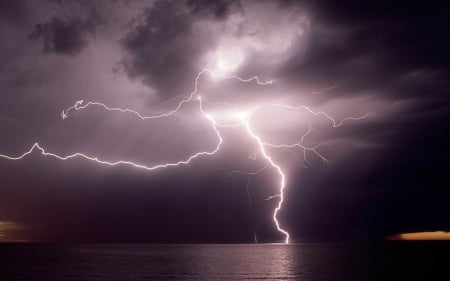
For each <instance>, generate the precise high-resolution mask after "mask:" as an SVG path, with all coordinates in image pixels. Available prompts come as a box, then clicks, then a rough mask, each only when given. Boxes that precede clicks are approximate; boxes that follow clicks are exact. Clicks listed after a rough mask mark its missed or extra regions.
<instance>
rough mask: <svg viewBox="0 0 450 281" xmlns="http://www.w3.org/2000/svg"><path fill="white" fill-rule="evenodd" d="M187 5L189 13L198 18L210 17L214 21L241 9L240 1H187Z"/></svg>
mask: <svg viewBox="0 0 450 281" xmlns="http://www.w3.org/2000/svg"><path fill="white" fill-rule="evenodd" d="M187 5H188V7H189V9H190V10H191V12H193V13H195V14H198V15H200V16H210V15H212V16H213V17H214V18H216V19H224V18H226V17H227V16H228V15H229V14H231V13H234V12H236V11H237V10H239V9H240V8H241V1H240V0H220V1H208V0H188V1H187Z"/></svg>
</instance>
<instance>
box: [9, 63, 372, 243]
mask: <svg viewBox="0 0 450 281" xmlns="http://www.w3.org/2000/svg"><path fill="white" fill-rule="evenodd" d="M223 67H225V66H223ZM225 68H226V67H225ZM229 70H232V68H230V69H229ZM222 73H223V71H219V73H217V72H214V71H212V70H209V69H203V70H202V71H200V72H199V73H198V74H197V76H196V77H195V83H194V90H193V91H192V92H191V93H190V94H189V95H186V96H178V97H176V98H181V101H180V102H178V104H177V105H176V106H175V108H174V109H173V110H170V111H168V112H165V113H162V114H158V115H149V116H145V115H143V114H141V113H139V112H137V111H135V110H133V109H130V108H118V107H109V106H107V105H105V104H104V103H100V102H94V101H90V102H86V103H85V102H84V101H83V100H80V101H77V102H75V104H74V105H73V106H71V107H69V108H67V109H66V110H63V111H62V113H61V117H62V118H63V119H66V118H68V117H70V116H71V115H73V113H74V112H76V111H80V110H83V109H86V108H87V107H90V106H97V107H101V108H103V109H104V110H107V111H114V112H120V113H128V114H133V115H135V116H137V117H138V118H140V119H142V120H146V119H159V118H165V117H168V116H171V115H173V114H175V113H177V112H178V111H179V110H180V109H181V108H182V107H183V106H184V105H185V104H187V103H193V102H197V103H198V110H199V112H200V113H201V114H202V116H203V117H204V118H205V119H206V120H207V121H208V122H209V123H210V124H211V128H212V130H213V131H214V132H215V134H216V136H217V143H216V145H215V146H214V148H213V149H210V150H205V151H199V152H195V153H193V154H192V155H191V156H189V157H188V158H187V159H184V160H180V161H177V162H172V163H161V164H157V165H153V166H148V165H145V164H142V163H135V162H132V161H126V160H119V161H114V162H112V161H105V160H101V159H99V158H97V157H94V156H89V155H86V154H84V153H81V152H76V153H74V154H71V155H65V156H64V155H58V154H55V153H51V152H48V151H47V150H45V149H44V148H43V147H42V146H41V145H40V144H39V143H34V144H33V145H32V146H31V148H30V149H29V150H28V151H26V152H24V153H23V154H21V155H18V156H9V155H5V154H0V158H5V159H8V160H20V159H23V158H24V157H26V156H27V155H29V154H31V153H32V152H33V151H39V152H40V153H41V154H42V155H44V156H49V157H54V158H57V159H59V160H69V159H72V158H83V159H86V160H89V161H93V162H95V163H98V164H101V165H108V166H116V165H124V166H131V167H133V168H139V169H144V170H148V171H152V170H156V169H161V168H169V167H177V166H182V165H187V164H189V163H190V162H191V161H193V160H194V159H196V158H199V157H202V156H212V155H214V154H215V153H217V152H218V151H219V150H220V148H221V146H222V144H223V141H224V140H223V138H222V136H221V134H220V130H219V128H222V127H226V128H234V127H243V128H245V131H246V132H247V134H248V136H249V137H250V138H251V139H253V140H254V141H255V143H256V147H257V150H256V152H255V154H254V155H253V156H250V158H251V159H256V155H257V154H258V153H260V154H261V155H262V157H263V158H264V160H265V162H266V165H265V166H264V167H263V168H261V169H259V170H257V171H255V172H248V171H238V170H235V171H232V172H230V173H229V175H232V174H235V173H242V174H246V175H248V176H251V175H256V174H258V173H260V172H262V171H264V170H265V169H267V168H268V167H271V168H272V169H273V170H275V171H276V173H277V174H278V176H279V185H278V194H275V195H272V196H270V197H269V198H268V200H270V199H275V198H278V199H279V201H278V204H277V206H276V208H275V209H274V211H273V215H272V217H273V221H274V224H275V226H276V228H277V230H278V232H280V233H281V234H283V235H284V237H285V239H284V242H285V243H289V238H290V235H289V233H288V231H287V230H285V229H284V228H283V227H281V225H280V222H279V220H278V214H279V212H280V211H281V209H282V206H283V202H284V200H285V189H286V174H285V172H284V171H283V169H282V167H281V165H280V164H279V163H276V162H275V160H274V159H273V158H272V157H271V155H270V154H269V152H268V148H271V149H284V150H288V149H290V148H298V149H301V150H302V151H303V156H304V157H303V158H304V161H305V162H307V163H308V159H307V157H306V152H307V151H311V152H313V153H314V154H315V155H316V156H317V157H319V158H320V159H322V160H323V161H324V162H327V161H328V160H327V159H326V158H325V157H324V156H323V155H321V154H320V153H319V152H318V151H317V148H318V147H319V146H320V145H321V144H319V145H316V146H313V147H307V146H305V145H303V140H304V138H305V137H307V136H308V135H309V134H310V133H311V132H312V131H314V129H313V128H312V126H311V124H309V127H308V129H307V130H306V132H305V133H304V134H303V135H302V137H301V138H300V140H299V141H298V142H297V143H294V144H271V143H268V142H265V141H264V140H263V139H262V137H261V136H260V135H258V134H257V133H256V132H255V131H254V129H253V128H252V126H251V119H252V117H254V114H255V112H257V111H259V110H264V109H267V108H270V107H279V108H282V109H285V110H305V111H307V112H309V113H310V114H312V115H314V116H316V117H318V116H323V117H325V118H326V119H328V120H329V121H330V122H331V123H332V126H333V127H339V126H341V125H342V124H343V122H345V121H347V120H359V119H363V118H365V117H367V115H368V114H365V115H363V116H360V117H346V118H344V119H342V120H340V121H336V120H335V119H333V118H332V117H331V116H330V115H328V114H327V113H325V112H323V111H314V110H312V109H310V108H309V107H307V106H292V105H285V104H270V103H261V104H258V105H257V106H255V107H253V108H252V109H250V110H239V111H237V110H231V111H227V112H221V113H220V112H207V111H205V110H204V108H203V98H202V97H200V96H199V95H198V87H199V81H200V78H201V77H202V75H204V74H209V75H210V76H211V77H213V78H214V79H220V80H227V79H233V80H238V81H241V82H243V83H253V82H254V83H256V84H257V85H261V86H267V85H270V84H272V81H261V80H260V79H259V78H258V77H257V76H254V77H251V78H248V79H244V78H241V77H238V76H234V75H232V76H225V75H221V74H222ZM224 116H225V117H227V118H225V119H226V121H227V122H219V119H220V120H222V119H224ZM230 120H231V121H230ZM255 239H256V238H255Z"/></svg>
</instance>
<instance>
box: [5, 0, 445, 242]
mask: <svg viewBox="0 0 450 281" xmlns="http://www.w3.org/2000/svg"><path fill="white" fill-rule="evenodd" d="M319 2H321V1H233V0H222V1H200V0H198V1H190V0H188V1H113V2H106V1H13V2H9V3H7V2H5V3H1V4H0V35H1V38H4V39H3V40H2V42H1V43H0V61H1V63H0V71H1V75H0V89H1V91H0V93H1V97H2V98H1V103H0V129H1V131H2V132H3V133H2V134H1V136H2V137H1V138H0V154H3V155H9V156H17V155H21V154H23V153H24V152H25V151H27V150H29V149H30V147H31V146H32V145H33V144H34V143H35V142H38V143H39V144H40V145H41V146H42V147H44V148H45V149H46V150H47V151H48V152H52V153H56V154H58V155H62V156H65V155H70V154H73V153H75V152H82V153H85V154H87V155H90V156H93V157H98V158H99V159H102V160H105V161H112V162H114V161H118V160H127V161H133V162H137V163H142V164H145V165H157V164H161V163H167V162H176V161H180V160H184V159H187V158H188V157H189V156H190V155H193V154H195V153H196V152H198V151H210V150H212V149H213V148H214V147H215V146H216V145H217V135H216V134H215V132H214V130H213V129H212V127H211V124H210V122H208V120H207V119H205V116H204V115H202V114H201V112H199V108H198V102H197V101H193V102H190V103H187V104H186V105H185V106H183V107H182V108H181V109H180V111H179V112H177V113H176V114H174V115H171V116H170V117H167V118H160V119H151V120H144V121H143V120H139V119H138V118H137V117H136V116H135V115H132V114H121V113H118V112H109V111H106V110H104V109H102V108H101V107H94V106H92V107H88V108H86V109H84V110H81V111H77V112H75V113H74V114H73V115H71V116H70V117H69V118H67V119H64V120H63V119H62V118H61V112H62V110H65V109H67V108H69V107H71V106H73V105H74V104H75V102H76V101H78V100H84V101H85V102H88V101H97V102H102V103H104V104H106V105H108V106H111V107H120V108H130V109H133V110H136V111H138V112H140V113H142V114H143V115H146V116H153V115H158V114H161V113H165V112H169V111H171V110H173V109H174V108H176V106H177V104H178V102H179V101H180V100H181V99H183V97H186V95H189V94H190V93H191V92H192V91H193V89H194V83H195V78H196V76H197V74H198V73H199V72H200V71H201V70H202V69H205V68H208V69H210V70H211V71H213V72H215V73H216V74H217V75H218V76H229V75H237V76H239V77H241V78H243V79H248V78H251V77H253V76H258V77H259V78H260V79H261V80H262V81H270V80H271V81H273V83H272V84H270V85H258V84H257V83H256V82H255V81H254V80H252V81H250V82H247V83H245V82H240V81H237V80H233V79H227V80H221V79H218V78H217V77H216V78H214V77H211V76H210V75H202V76H201V77H200V79H199V81H198V82H199V83H198V85H199V90H198V95H200V96H201V97H202V101H203V109H204V110H205V112H206V113H207V114H211V116H213V117H214V118H216V119H215V120H217V121H218V122H219V121H220V122H224V123H229V122H231V121H230V118H229V117H227V116H228V115H227V114H229V113H230V112H231V113H232V112H248V111H249V110H251V109H252V108H254V107H255V106H258V105H265V107H264V108H262V109H261V110H258V111H257V112H255V113H254V115H252V118H251V126H252V129H253V130H254V132H255V133H257V134H258V136H260V137H261V139H263V140H264V141H265V142H268V143H273V144H280V143H285V144H286V143H287V144H292V143H296V142H298V141H299V139H300V138H301V136H302V135H303V134H304V133H305V132H306V131H307V129H308V126H309V125H311V126H312V128H313V129H314V131H312V133H311V134H309V135H308V136H307V137H306V138H305V139H304V143H303V144H304V145H305V146H308V147H313V146H315V145H318V144H321V145H320V146H319V147H318V148H317V150H318V152H319V153H320V154H321V155H323V156H324V157H326V158H327V159H329V160H330V161H329V162H328V163H323V162H322V161H321V159H320V157H318V156H317V155H315V154H314V153H312V152H311V151H309V152H307V154H306V158H307V160H308V161H307V162H305V161H304V154H303V150H301V149H290V150H284V149H274V148H268V152H269V154H270V156H271V157H272V158H273V160H274V161H275V162H276V163H277V164H279V165H280V167H282V169H283V171H284V172H285V175H286V183H287V185H286V192H285V202H284V204H283V208H282V210H281V211H280V213H279V215H278V218H279V221H280V223H281V225H282V226H283V228H284V229H286V230H287V231H289V233H290V234H291V237H292V241H347V240H371V239H382V238H384V237H387V236H390V235H392V234H396V233H403V232H413V231H433V230H443V231H448V230H449V229H450V220H449V219H448V213H449V211H450V210H449V206H450V204H449V203H450V202H449V200H450V194H449V190H448V188H447V187H448V186H449V181H448V177H447V176H446V174H447V170H448V168H449V166H450V165H449V160H448V159H450V150H449V148H448V143H449V141H450V140H449V136H448V133H447V132H446V127H447V124H448V121H450V120H449V114H448V113H449V95H448V94H449V90H450V82H449V81H450V80H449V78H450V77H449V69H448V66H449V60H450V57H449V54H448V49H449V48H450V42H449V39H448V36H447V35H446V34H448V27H447V25H446V20H447V19H448V17H449V16H450V12H449V9H448V7H446V6H444V5H443V4H441V3H439V2H433V1H431V2H430V3H427V5H426V6H423V5H419V4H412V3H408V5H406V6H405V5H402V4H401V3H397V4H392V3H391V2H388V1H386V2H384V1H381V2H378V3H377V4H367V3H360V2H359V1H344V2H342V3H341V1H339V4H323V3H319ZM268 104H285V105H291V106H299V105H305V106H308V107H309V108H311V109H312V110H314V111H316V112H318V111H324V112H326V113H327V114H329V115H330V116H332V117H333V118H335V119H336V120H337V121H338V122H339V121H340V120H342V119H344V118H346V117H358V116H363V115H364V114H366V113H370V115H368V116H367V117H366V118H364V119H360V120H354V121H352V120H349V121H345V122H344V123H343V124H342V126H340V127H337V128H333V126H332V125H333V124H332V123H331V122H330V120H328V119H327V118H324V116H323V115H322V116H313V115H311V114H309V113H307V112H306V111H304V110H286V109H285V108H279V107H271V106H267V105H268ZM233 122H234V121H233ZM220 133H221V135H222V137H223V139H224V143H223V146H222V147H221V150H220V151H219V152H218V153H217V154H215V155H214V156H211V157H199V158H198V159H195V161H193V162H192V163H191V164H190V165H185V166H182V167H177V168H167V169H159V170H156V171H144V170H139V169H135V168H132V167H127V166H115V167H109V166H102V165H99V164H97V163H94V162H90V161H87V160H85V159H80V158H78V159H73V160H67V161H61V160H58V159H55V158H51V157H44V156H42V155H40V154H39V153H38V151H35V152H33V153H32V154H31V155H29V156H27V157H26V158H24V159H22V160H20V161H11V160H6V159H3V158H0V175H1V180H0V241H13V240H27V241H67V242H80V241H81V242H83V241H85V242H90V241H92V242H113V241H121V242H253V241H254V237H255V235H256V237H257V238H258V240H259V241H261V242H273V241H278V242H280V241H282V240H283V235H281V233H279V232H278V231H277V230H276V227H275V225H274V223H273V221H272V212H273V210H274V208H275V207H276V205H277V204H278V201H277V200H278V199H277V198H274V199H272V200H265V199H266V198H267V197H269V196H271V195H274V194H276V193H277V192H278V191H279V190H278V182H279V175H278V174H277V172H276V170H274V169H273V167H269V168H267V169H265V170H264V171H263V172H261V173H259V174H258V175H254V176H251V177H248V176H247V175H242V174H234V175H231V176H227V171H232V170H236V169H239V170H245V171H256V170H258V169H261V168H262V167H264V166H266V165H267V163H266V161H265V159H264V157H263V155H262V153H261V151H258V146H257V144H256V143H255V140H254V139H252V138H251V137H250V136H249V135H248V132H247V131H246V130H245V128H244V127H242V126H241V127H238V128H221V129H220ZM253 156H256V157H253ZM254 158H256V159H254Z"/></svg>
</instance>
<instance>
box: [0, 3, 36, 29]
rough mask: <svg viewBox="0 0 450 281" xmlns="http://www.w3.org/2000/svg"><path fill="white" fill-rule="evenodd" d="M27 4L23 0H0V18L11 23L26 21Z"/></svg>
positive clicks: (27, 14) (27, 13)
mask: <svg viewBox="0 0 450 281" xmlns="http://www.w3.org/2000/svg"><path fill="white" fill-rule="evenodd" d="M27 16H29V10H28V6H27V5H26V3H25V2H24V1H12V2H11V1H0V19H3V20H5V21H6V22H9V23H12V24H20V23H22V22H24V21H27V20H28V19H27Z"/></svg>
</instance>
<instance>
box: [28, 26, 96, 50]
mask: <svg viewBox="0 0 450 281" xmlns="http://www.w3.org/2000/svg"><path fill="white" fill-rule="evenodd" d="M94 30H95V24H93V23H92V22H82V21H81V20H79V19H74V18H59V17H53V18H52V19H51V21H49V22H47V23H43V24H40V23H39V24H36V26H35V28H34V30H33V32H32V33H31V35H30V39H35V40H41V41H42V44H43V50H44V52H46V53H55V54H63V55H77V54H78V53H80V52H81V51H82V50H83V49H84V48H85V47H86V46H87V44H88V35H89V34H90V33H92V32H93V31H94Z"/></svg>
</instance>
